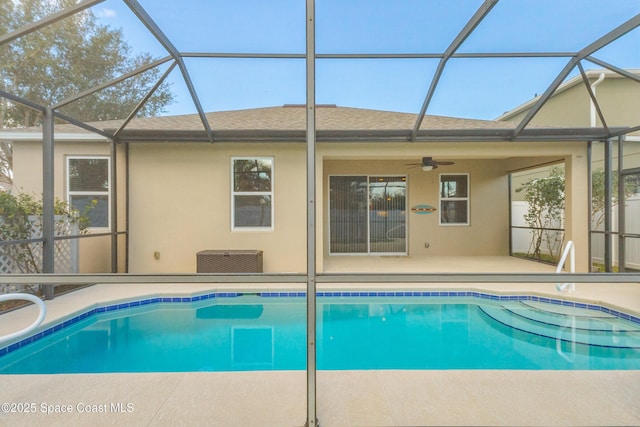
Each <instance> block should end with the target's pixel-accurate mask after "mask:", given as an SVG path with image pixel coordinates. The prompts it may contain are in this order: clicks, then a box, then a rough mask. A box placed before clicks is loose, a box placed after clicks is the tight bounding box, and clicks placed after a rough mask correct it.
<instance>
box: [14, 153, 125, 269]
mask: <svg viewBox="0 0 640 427" xmlns="http://www.w3.org/2000/svg"><path fill="white" fill-rule="evenodd" d="M116 149H117V152H118V156H117V157H118V163H117V166H116V167H117V174H118V175H117V180H116V182H117V183H118V186H119V188H120V189H119V191H118V230H125V229H126V210H125V202H126V191H124V189H125V183H126V169H125V156H124V154H123V153H124V146H117V148H116ZM109 153H110V147H109V144H108V143H106V142H85V141H78V142H61V143H57V144H56V146H55V149H54V193H55V197H56V198H58V199H60V200H66V188H67V183H66V158H67V157H68V156H96V155H99V156H108V155H109ZM13 154H14V155H13V172H14V184H13V191H14V192H17V191H20V192H24V193H28V194H33V195H35V196H37V197H38V198H40V197H41V196H42V188H43V187H42V165H43V161H42V143H41V142H40V141H19V142H17V143H14V146H13ZM108 231H109V230H108V229H89V230H88V233H87V234H89V235H91V234H98V233H104V232H108ZM118 241H119V243H118V251H119V256H118V271H120V272H122V271H124V270H125V262H126V260H125V256H124V254H125V247H126V246H125V244H126V242H125V239H124V238H119V239H118ZM79 245H80V248H79V249H80V260H79V261H80V273H103V272H111V238H110V237H108V236H107V237H93V238H81V239H79Z"/></svg>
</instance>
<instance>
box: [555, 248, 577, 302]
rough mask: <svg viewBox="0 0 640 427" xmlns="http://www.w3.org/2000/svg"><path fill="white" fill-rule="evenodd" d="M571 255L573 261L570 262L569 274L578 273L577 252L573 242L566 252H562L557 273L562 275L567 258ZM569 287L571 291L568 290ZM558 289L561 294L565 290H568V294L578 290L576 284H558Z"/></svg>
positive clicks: (565, 249)
mask: <svg viewBox="0 0 640 427" xmlns="http://www.w3.org/2000/svg"><path fill="white" fill-rule="evenodd" d="M569 254H570V255H571V259H570V262H569V272H571V273H575V272H576V250H575V245H574V244H573V240H569V241H568V242H567V245H566V246H565V247H564V251H562V256H561V257H560V261H559V262H558V266H557V267H556V273H562V267H564V263H565V262H566V261H567V256H568V255H569ZM567 287H569V289H567ZM556 289H557V290H558V291H559V292H562V291H564V290H568V292H573V291H575V290H576V284H575V283H556Z"/></svg>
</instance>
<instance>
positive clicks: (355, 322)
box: [0, 292, 640, 374]
mask: <svg viewBox="0 0 640 427" xmlns="http://www.w3.org/2000/svg"><path fill="white" fill-rule="evenodd" d="M317 314H318V322H317V363H318V368H319V369H338V370H341V369H592V370H600V369H640V319H638V318H637V317H634V316H629V315H627V314H624V313H621V312H618V311H616V310H612V309H609V308H606V307H602V306H596V305H587V304H583V303H578V302H571V301H561V300H555V299H547V298H542V297H536V296H496V295H491V294H484V293H477V292H346V293H345V292H326V293H322V292H320V293H318V307H317ZM305 320H306V303H305V298H304V294H301V293H261V294H242V293H213V294H206V295H199V296H196V297H181V298H150V299H143V300H138V301H131V302H127V303H118V304H114V305H110V306H106V307H98V308H93V309H91V310H89V311H87V312H84V313H81V314H78V315H75V316H73V317H71V318H69V319H67V320H65V321H64V322H62V323H60V324H57V325H54V326H50V327H47V329H45V330H43V331H41V332H39V333H38V334H36V335H34V336H32V337H29V338H27V339H25V340H22V341H21V342H19V343H15V344H12V345H11V346H8V347H5V348H2V349H0V374H17V373H24V374H26V373H89V372H178V371H179V372H185V371H247V370H302V369H305V363H306V339H305V334H306V325H305Z"/></svg>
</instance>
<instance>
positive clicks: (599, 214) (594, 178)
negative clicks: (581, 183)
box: [591, 168, 635, 230]
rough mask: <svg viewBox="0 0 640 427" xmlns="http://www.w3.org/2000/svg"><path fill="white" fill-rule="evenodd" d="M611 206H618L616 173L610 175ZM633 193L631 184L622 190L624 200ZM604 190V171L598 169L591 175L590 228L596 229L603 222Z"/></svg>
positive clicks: (627, 184)
mask: <svg viewBox="0 0 640 427" xmlns="http://www.w3.org/2000/svg"><path fill="white" fill-rule="evenodd" d="M611 181H612V182H611V206H612V207H613V206H616V205H617V204H618V173H617V172H614V173H612V174H611ZM634 192H635V188H634V185H633V183H626V184H625V188H624V194H625V198H629V197H630V196H631V195H633V194H634ZM604 194H605V188H604V170H603V169H602V168H598V169H596V170H594V171H593V172H592V174H591V227H592V228H593V229H596V230H597V229H598V227H600V226H601V225H602V223H603V222H604V213H605V197H604Z"/></svg>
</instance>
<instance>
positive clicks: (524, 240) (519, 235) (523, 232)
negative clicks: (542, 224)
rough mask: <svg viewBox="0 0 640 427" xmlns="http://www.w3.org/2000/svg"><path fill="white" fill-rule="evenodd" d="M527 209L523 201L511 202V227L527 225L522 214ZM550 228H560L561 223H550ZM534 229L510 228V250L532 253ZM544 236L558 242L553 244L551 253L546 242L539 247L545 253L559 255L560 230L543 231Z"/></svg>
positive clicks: (525, 212) (526, 204) (527, 205)
mask: <svg viewBox="0 0 640 427" xmlns="http://www.w3.org/2000/svg"><path fill="white" fill-rule="evenodd" d="M528 210H529V204H528V203H527V202H525V201H514V202H511V226H512V227H529V224H528V223H527V221H525V219H524V216H525V215H526V214H527V211H528ZM550 227H551V228H557V229H560V228H562V224H551V225H550ZM534 233H535V230H532V229H530V228H512V229H511V250H512V252H513V253H523V254H529V255H531V254H533V249H534V248H533V238H534V236H535V234H534ZM544 233H545V235H544V238H548V239H551V240H552V241H554V242H558V243H557V244H556V245H554V246H553V254H552V253H550V251H549V249H548V246H547V245H546V243H543V245H542V246H541V247H540V250H541V252H542V253H543V254H545V255H556V256H558V255H559V250H560V249H561V246H562V232H561V231H551V230H549V231H545V232H544Z"/></svg>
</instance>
